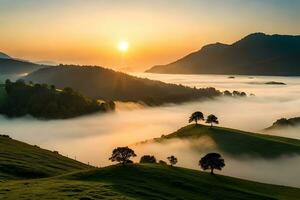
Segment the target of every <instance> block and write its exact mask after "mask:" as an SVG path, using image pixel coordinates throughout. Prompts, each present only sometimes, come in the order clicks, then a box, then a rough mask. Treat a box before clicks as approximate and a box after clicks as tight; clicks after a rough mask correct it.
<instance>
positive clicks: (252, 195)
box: [0, 164, 300, 200]
mask: <svg viewBox="0 0 300 200" xmlns="http://www.w3.org/2000/svg"><path fill="white" fill-rule="evenodd" d="M299 195H300V189H297V188H290V187H282V186H275V185H269V184H262V183H257V182H252V181H246V180H241V179H236V178H230V177H226V176H221V175H216V176H213V175H210V174H209V173H204V172H200V171H196V170H190V169H184V168H178V167H170V166H163V165H158V164H152V165H151V164H149V165H141V164H134V165H128V166H120V165H115V166H110V167H105V168H101V169H95V170H86V171H82V172H78V173H72V174H68V175H66V176H59V177H54V178H48V179H41V180H30V181H10V182H6V183H3V184H2V185H0V197H1V196H2V197H3V198H4V199H82V200H83V199H85V200H90V199H141V200H142V199H145V200H146V199H230V200H234V199H244V200H246V199H256V200H259V199H264V200H265V199H298V197H299Z"/></svg>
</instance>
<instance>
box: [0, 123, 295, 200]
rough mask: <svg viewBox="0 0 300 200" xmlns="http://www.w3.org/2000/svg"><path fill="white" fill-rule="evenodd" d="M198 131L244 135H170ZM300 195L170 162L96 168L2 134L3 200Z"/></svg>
mask: <svg viewBox="0 0 300 200" xmlns="http://www.w3.org/2000/svg"><path fill="white" fill-rule="evenodd" d="M198 129H199V130H203V131H204V130H206V131H204V132H207V131H212V132H213V134H227V132H230V133H231V134H238V133H239V132H237V131H234V130H232V129H224V128H217V127H215V128H212V129H209V128H208V127H205V126H197V127H195V126H188V127H185V128H183V129H181V131H180V130H179V131H180V132H182V133H180V132H176V133H174V134H173V135H169V136H166V137H195V134H200V133H199V130H198ZM208 129H209V130H208ZM188 130H189V131H188ZM194 131H196V133H194ZM218 131H221V132H218ZM178 134H179V135H178ZM182 134H186V136H183V135H182ZM239 134H241V135H242V136H244V135H245V136H247V137H254V138H256V139H257V140H256V141H255V142H259V141H260V140H262V141H264V142H266V141H268V142H278V143H280V144H286V145H291V146H297V145H298V141H294V140H292V142H291V141H290V140H289V139H286V138H279V137H269V136H263V135H262V136H261V135H257V134H252V133H247V132H241V133H239ZM197 137H198V136H197ZM235 137H237V136H235ZM247 139H249V138H247ZM226 140H227V139H226ZM249 140H250V141H251V140H252V139H251V138H250V139H249ZM247 141H248V140H247ZM247 145H250V144H247ZM232 146H235V145H232ZM256 147H257V146H254V148H256ZM255 151H258V150H255ZM299 196H300V189H298V188H291V187H284V186H277V185H270V184H263V183H258V182H253V181H247V180H242V179H237V178H232V177H227V176H222V175H211V174H209V173H206V172H200V171H197V170H191V169H185V168H179V167H171V166H168V165H159V164H130V165H126V166H122V165H113V166H108V167H104V168H94V167H90V166H87V165H85V164H83V163H80V162H78V161H75V160H72V159H69V158H66V157H64V156H61V155H59V154H57V153H55V152H51V151H48V150H44V149H41V148H39V147H37V146H32V145H29V144H26V143H23V142H19V141H16V140H13V139H11V138H9V137H6V136H0V199H8V200H10V199H11V200H14V199H23V200H35V199H36V200H39V199H59V200H60V199H79V200H91V199H112V200H118V199H123V200H125V199H128V200H130V199H140V200H148V199H149V200H150V199H162V200H168V199H178V200H180V199H182V200H183V199H191V200H193V199H230V200H235V199H243V200H247V199H249V200H250V199H256V200H260V199H264V200H265V199H299Z"/></svg>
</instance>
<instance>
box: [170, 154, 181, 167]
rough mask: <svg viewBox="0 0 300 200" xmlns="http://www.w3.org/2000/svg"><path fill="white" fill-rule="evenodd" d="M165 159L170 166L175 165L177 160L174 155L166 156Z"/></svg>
mask: <svg viewBox="0 0 300 200" xmlns="http://www.w3.org/2000/svg"><path fill="white" fill-rule="evenodd" d="M167 159H168V160H169V162H170V164H171V166H173V165H176V163H177V162H178V160H177V158H176V157H175V156H173V155H172V156H169V157H167Z"/></svg>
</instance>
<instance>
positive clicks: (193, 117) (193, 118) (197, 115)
mask: <svg viewBox="0 0 300 200" xmlns="http://www.w3.org/2000/svg"><path fill="white" fill-rule="evenodd" d="M199 120H202V121H204V115H203V113H202V112H200V111H196V112H194V113H193V114H192V115H191V116H190V119H189V123H191V122H193V121H194V122H195V123H196V124H197V123H198V121H199Z"/></svg>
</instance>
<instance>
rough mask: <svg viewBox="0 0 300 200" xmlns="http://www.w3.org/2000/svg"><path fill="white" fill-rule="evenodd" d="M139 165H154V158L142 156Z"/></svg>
mask: <svg viewBox="0 0 300 200" xmlns="http://www.w3.org/2000/svg"><path fill="white" fill-rule="evenodd" d="M140 163H156V158H155V157H154V156H150V155H144V156H142V157H141V160H140Z"/></svg>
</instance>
